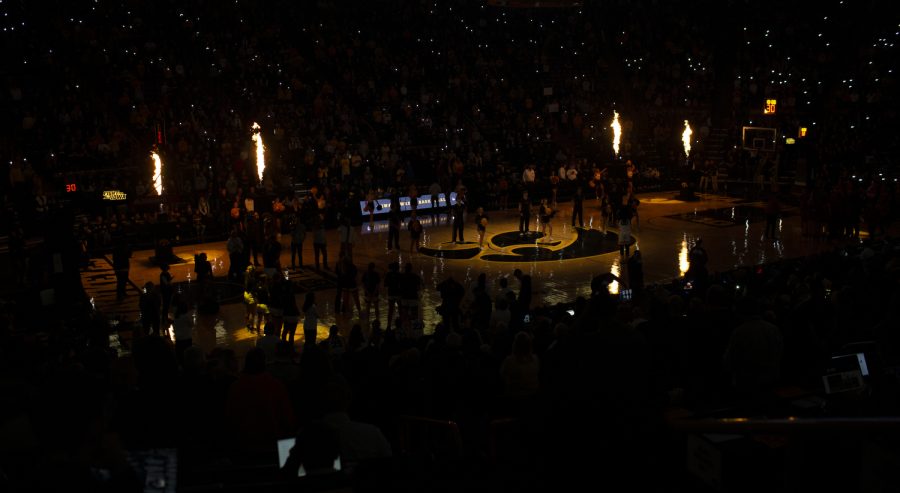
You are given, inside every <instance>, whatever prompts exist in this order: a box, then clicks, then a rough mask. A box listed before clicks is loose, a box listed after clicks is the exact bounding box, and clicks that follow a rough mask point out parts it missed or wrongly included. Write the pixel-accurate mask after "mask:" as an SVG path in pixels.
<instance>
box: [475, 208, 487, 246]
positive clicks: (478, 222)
mask: <svg viewBox="0 0 900 493" xmlns="http://www.w3.org/2000/svg"><path fill="white" fill-rule="evenodd" d="M487 225H488V217H487V216H486V215H485V214H484V208H483V207H479V208H478V209H477V210H476V211H475V227H476V228H477V230H478V248H484V236H485V233H487Z"/></svg>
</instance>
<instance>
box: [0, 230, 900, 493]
mask: <svg viewBox="0 0 900 493" xmlns="http://www.w3.org/2000/svg"><path fill="white" fill-rule="evenodd" d="M703 255H704V254H703V253H702V248H701V247H700V246H699V245H698V246H697V247H696V248H694V249H692V250H691V254H690V259H691V262H692V266H691V269H689V270H688V272H687V274H686V278H685V279H684V280H680V281H674V282H672V283H671V284H666V285H654V286H647V287H642V286H640V285H639V283H637V282H636V281H634V280H631V281H629V280H628V277H629V276H627V275H624V274H626V273H627V272H626V273H623V277H622V278H621V279H614V278H612V277H611V276H610V275H608V274H601V275H598V276H597V277H596V278H595V280H594V282H593V283H592V292H593V294H592V295H591V297H590V298H579V299H577V300H573V302H571V303H567V304H560V305H552V306H544V305H542V304H541V303H540V301H539V300H537V299H535V298H534V297H533V296H532V293H531V287H530V286H531V283H530V279H528V276H527V275H521V273H519V272H516V273H514V274H515V275H511V276H509V277H508V278H507V277H503V278H501V279H492V280H490V281H488V280H487V279H486V278H485V277H484V276H481V277H480V278H479V280H478V282H477V283H475V284H474V285H472V286H469V287H464V286H463V285H461V284H459V283H458V282H457V281H454V280H452V279H448V280H447V281H445V282H443V283H441V285H440V286H439V288H440V292H441V295H442V299H443V305H442V307H441V309H440V310H439V312H440V313H441V314H442V315H443V321H442V322H441V323H439V324H438V325H437V326H436V327H435V328H434V331H433V333H431V334H428V335H422V334H421V332H419V333H416V332H414V331H410V330H408V329H406V328H404V327H403V326H402V325H401V324H400V323H398V324H397V325H396V327H395V326H392V325H391V324H388V326H387V328H386V329H384V330H383V329H381V328H380V326H378V325H372V328H371V329H366V330H364V329H363V328H362V327H360V326H356V327H354V328H353V329H352V330H351V331H350V334H349V336H348V337H347V338H344V337H342V336H341V335H340V333H339V332H338V331H332V333H331V334H330V336H329V337H328V338H327V339H325V340H324V341H322V342H321V343H319V344H315V343H314V342H312V339H311V338H310V339H307V341H308V342H306V343H305V344H304V345H303V346H302V348H301V349H300V350H299V351H295V349H294V345H293V344H292V343H290V342H288V341H280V338H279V334H278V333H277V332H270V331H269V328H268V327H267V328H266V335H265V336H264V337H263V338H261V339H260V343H259V344H258V348H257V349H255V350H252V351H250V352H248V353H247V354H246V356H245V357H244V358H243V359H244V361H243V362H241V361H238V358H237V356H236V354H235V353H234V351H233V350H230V349H227V348H222V347H217V348H214V349H212V350H210V351H205V350H203V349H201V347H199V346H194V347H189V346H190V345H189V344H188V347H180V348H179V351H178V353H176V345H173V344H172V343H171V342H170V340H169V339H168V338H162V337H159V336H158V335H150V336H146V337H142V338H139V339H137V340H135V341H134V344H133V348H132V349H133V350H132V353H131V354H130V355H127V356H124V355H123V356H120V355H118V354H117V353H116V351H115V350H113V349H111V348H110V347H109V338H108V337H107V333H108V331H109V327H108V325H107V322H106V321H105V320H103V319H102V318H100V317H99V316H98V315H88V313H89V310H87V311H85V310H83V309H78V308H77V306H74V307H73V308H72V309H70V310H66V311H65V312H64V313H65V315H64V316H61V317H60V318H59V319H57V320H55V321H54V322H52V323H53V324H55V326H54V327H53V328H52V329H48V328H45V329H43V330H39V331H34V330H33V329H30V327H31V325H33V324H34V323H36V322H35V320H34V318H33V317H29V316H28V313H27V312H26V313H23V312H22V310H25V309H26V308H25V307H22V306H14V305H7V306H4V308H3V311H2V313H3V318H2V321H3V326H2V338H3V341H2V342H3V343H2V345H0V347H2V351H3V353H2V358H0V361H2V362H3V374H4V375H5V378H4V382H5V383H4V392H3V395H4V396H5V403H4V409H5V412H4V422H5V423H6V424H7V425H9V426H7V427H4V429H6V430H12V429H16V430H19V431H18V432H17V434H14V435H10V434H9V433H6V434H5V435H4V436H5V439H4V442H5V443H7V446H8V447H11V448H5V449H4V450H5V451H4V453H3V454H2V457H3V463H2V469H3V473H4V474H3V481H4V482H6V485H8V486H16V485H22V484H40V485H43V486H47V487H54V486H59V485H60V484H61V483H59V481H62V482H64V483H65V484H66V485H67V486H68V487H73V485H79V486H86V487H88V486H89V487H90V488H91V489H93V490H95V491H104V489H103V488H115V487H122V485H128V484H131V485H133V484H134V483H132V482H133V481H135V480H136V478H135V476H134V474H135V473H134V472H133V471H132V470H131V469H130V468H129V467H128V466H127V462H125V460H124V457H125V454H126V451H135V450H143V449H159V448H167V447H171V448H177V450H178V464H179V466H178V467H179V470H180V471H181V472H180V477H181V478H182V481H184V484H190V483H191V482H192V481H193V482H196V483H195V484H203V483H204V481H207V479H206V477H205V474H206V473H204V472H203V471H220V473H219V474H222V475H225V477H228V478H229V479H227V480H226V481H239V480H250V481H263V480H268V479H273V480H276V479H277V480H278V481H281V480H282V479H284V478H281V479H278V478H279V477H280V473H278V472H277V467H275V466H274V464H275V451H276V447H275V443H276V441H277V440H278V439H281V438H286V437H290V436H293V435H294V434H295V433H296V430H298V429H301V430H303V433H306V434H310V433H313V432H315V431H316V430H320V428H321V429H327V430H336V431H335V432H334V433H336V435H334V436H333V438H332V439H327V436H326V437H325V438H322V437H319V438H318V439H321V440H323V442H321V443H322V444H323V445H322V447H325V449H328V447H329V446H331V447H332V448H333V449H335V450H339V451H340V454H341V455H342V457H343V460H344V461H345V467H349V468H352V467H354V466H356V467H357V468H359V469H356V471H357V472H358V474H360V475H362V476H360V478H363V477H364V478H366V481H376V483H371V484H372V485H374V484H378V485H381V486H383V485H384V484H386V483H377V481H388V482H393V484H406V483H405V482H406V481H414V480H415V479H414V478H422V477H424V476H421V475H426V474H437V476H435V477H438V478H441V479H440V480H441V481H447V482H448V484H450V483H452V484H457V485H465V484H469V483H466V481H468V480H469V479H462V478H460V477H456V476H454V475H455V474H458V473H460V472H463V471H468V472H471V473H472V474H475V475H474V476H471V478H480V479H478V480H484V479H486V478H488V479H493V480H500V478H503V480H504V481H512V482H513V483H514V484H519V485H522V486H523V487H524V486H528V485H530V486H532V487H538V488H540V487H546V486H547V485H550V484H556V483H555V482H556V481H559V479H560V478H559V477H558V474H559V472H561V471H566V473H565V474H566V475H574V476H572V477H581V475H582V474H587V473H586V471H592V472H591V473H590V474H595V473H596V472H597V471H598V470H600V471H602V473H603V474H608V475H610V476H609V477H623V478H625V477H627V478H629V481H632V482H633V483H634V482H635V481H637V482H639V483H642V484H644V485H646V486H660V485H659V484H655V483H654V481H655V480H654V478H653V477H652V475H650V476H648V475H641V474H637V473H638V472H639V471H641V470H642V468H645V467H647V466H648V464H658V465H659V467H662V468H663V469H667V468H672V470H677V466H675V465H673V464H679V463H683V458H682V459H678V458H677V457H678V454H679V452H676V451H673V449H672V448H671V447H672V443H673V442H670V441H669V440H670V439H669V438H666V437H667V436H668V435H667V434H666V433H662V432H661V431H662V430H663V429H664V427H665V425H664V420H663V416H664V411H665V410H666V409H669V408H672V407H683V408H687V409H690V410H692V411H693V412H695V413H698V414H703V413H704V412H707V411H710V410H714V409H715V410H719V412H722V410H723V409H730V410H731V412H733V413H736V414H737V415H748V414H749V415H756V414H762V415H767V416H778V415H779V414H780V413H790V414H791V415H796V413H798V412H801V411H798V410H797V409H794V408H792V407H791V406H790V404H789V403H788V401H786V400H782V399H779V397H778V396H779V395H781V394H780V393H779V392H777V390H778V389H782V388H787V387H790V388H801V389H806V390H807V391H809V392H813V393H816V392H821V385H822V379H821V377H822V374H823V371H824V369H825V368H826V367H827V365H828V363H829V361H830V358H831V356H832V355H834V354H840V353H841V352H842V351H850V352H861V351H865V354H866V356H867V358H868V364H869V367H868V368H869V371H870V372H871V378H872V380H871V381H870V382H869V385H868V386H867V390H866V392H865V393H863V394H859V395H856V396H855V397H854V398H852V399H849V400H848V399H839V400H836V401H834V402H833V403H831V402H830V401H829V402H830V403H829V404H828V405H827V406H826V407H825V408H824V411H823V412H825V413H826V415H843V416H858V417H859V416H881V415H891V414H896V412H897V402H898V398H900V389H898V382H897V377H896V374H895V371H896V370H895V369H896V368H897V366H898V365H900V341H898V339H897V336H896V330H895V328H896V326H897V323H898V316H900V314H898V312H897V309H896V307H897V306H900V304H898V303H897V297H898V293H900V291H898V273H900V245H898V244H897V242H896V240H891V239H885V240H877V241H868V242H866V243H864V244H862V245H859V246H855V247H853V246H851V247H847V248H841V249H836V250H834V251H832V252H828V253H824V254H820V255H815V256H812V257H807V258H800V259H795V260H785V261H781V262H778V263H775V264H769V265H760V266H750V267H746V268H740V269H738V270H736V271H731V272H726V273H709V272H706V270H705V268H704V267H703V265H704V262H703ZM632 268H635V267H633V266H632V265H631V262H629V266H628V269H626V270H630V269H632ZM613 281H618V282H619V283H620V284H619V287H620V289H624V288H626V287H629V288H631V289H632V290H633V294H634V297H633V299H632V300H629V301H620V300H618V299H617V298H615V297H613V296H612V295H610V294H609V292H608V287H609V286H608V285H609V284H610V283H611V282H613ZM684 281H687V282H690V283H691V289H685V286H686V285H685V283H684ZM178 304H179V303H176V305H178ZM306 305H310V303H309V302H307V303H306V304H305V305H304V312H305V313H306V316H307V317H308V316H310V313H312V312H310V311H309V307H307V306H306ZM310 306H312V305H310ZM404 306H405V305H404ZM885 307H887V308H885ZM357 309H358V307H357ZM180 312H181V313H179V309H177V307H176V318H177V317H180V316H182V314H183V313H187V312H186V311H185V310H183V309H182V310H180ZM209 316H212V317H213V318H215V309H212V310H211V311H210V310H209V309H208V307H207V308H204V310H203V313H200V312H198V315H197V317H198V318H202V317H209ZM312 316H315V315H312ZM188 318H190V316H189V315H188ZM197 323H200V322H199V321H198V322H197ZM177 325H178V324H177V323H176V326H177ZM854 344H855V345H856V347H857V349H853V350H849V349H847V348H848V347H850V346H852V345H854ZM859 348H863V349H859ZM625 369H627V371H623V370H625ZM795 393H796V392H795ZM804 412H807V413H808V412H809V410H806V411H804ZM404 416H417V417H420V418H428V419H434V420H438V421H435V422H441V423H446V422H447V421H453V422H454V423H456V424H457V425H458V429H459V433H460V440H461V441H460V444H459V447H460V448H459V451H458V456H457V455H453V454H451V455H450V456H447V457H445V456H441V455H440V453H442V452H446V450H443V449H442V448H441V447H447V446H448V443H449V444H452V443H454V442H453V441H452V440H449V439H448V440H449V441H446V440H444V441H442V440H441V439H437V438H434V436H432V440H433V441H432V442H429V445H428V447H432V448H428V449H427V450H429V451H430V452H431V453H432V454H434V455H432V456H429V457H430V459H429V458H428V457H426V456H419V455H416V454H415V453H414V452H413V451H412V450H411V449H410V447H411V446H412V445H411V444H410V435H409V431H408V430H407V429H406V428H405V426H407V425H409V422H408V421H404V418H403V417H404ZM811 416H818V415H817V414H812V415H811ZM499 424H505V425H508V427H506V428H502V430H503V431H502V433H501V434H499V435H498V434H497V433H498V429H497V428H496V427H497V426H499ZM13 425H15V426H14V427H13ZM326 425H327V426H326ZM441 430H442V432H446V431H447V430H446V429H444V428H441ZM320 431H321V430H320ZM323 433H324V432H323ZM325 435H328V434H327V433H326V434H325ZM419 438H421V437H419ZM328 440H332V441H331V442H329V441H328ZM316 443H319V442H316ZM329 443H330V444H331V445H328V444H329ZM585 444H591V445H590V447H591V448H592V451H591V453H585V452H584V446H585ZM452 448H453V447H450V449H452ZM574 450H582V453H580V454H574V455H573V453H572V451H574ZM12 451H15V453H13V452H12ZM297 453H298V454H299V453H301V452H300V450H299V449H298V451H297ZM598 457H605V459H604V460H603V461H600V463H597V462H596V461H597V458H598ZM610 458H613V459H610ZM301 460H302V459H301ZM306 460H315V459H314V458H311V457H310V456H306ZM251 466H252V467H251ZM263 466H265V467H263ZM254 467H263V468H262V469H258V468H257V469H254ZM370 467H372V469H370ZM50 471H56V472H59V471H66V474H48V473H49V472H50ZM226 471H229V472H226ZM235 471H244V473H243V474H244V476H243V479H239V478H241V477H242V476H241V475H240V474H237V473H236V472H235ZM525 471H531V472H525ZM579 471H581V472H579ZM344 473H345V475H346V473H347V471H344ZM229 474H231V475H229ZM620 475H621V476H620ZM348 477H349V476H348ZM266 478H268V479H266ZM641 478H643V479H641ZM358 479H359V478H358ZM471 480H473V481H474V480H475V479H471ZM120 481H121V482H120ZM407 486H409V485H408V484H407ZM373 487H374V486H373ZM117 491H124V490H123V489H119V490H117Z"/></svg>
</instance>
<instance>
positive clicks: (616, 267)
mask: <svg viewBox="0 0 900 493" xmlns="http://www.w3.org/2000/svg"><path fill="white" fill-rule="evenodd" d="M609 273H610V274H612V275H614V276H616V277H619V276H621V275H622V267H621V261H620V260H619V259H618V257H617V258H614V259H613V263H612V265H610V266H609ZM607 289H609V294H619V281H613V282H611V283H609V287H608V288H607Z"/></svg>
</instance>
